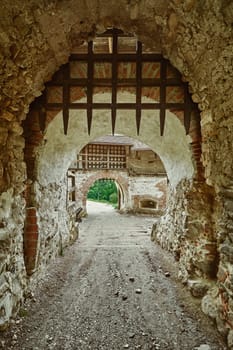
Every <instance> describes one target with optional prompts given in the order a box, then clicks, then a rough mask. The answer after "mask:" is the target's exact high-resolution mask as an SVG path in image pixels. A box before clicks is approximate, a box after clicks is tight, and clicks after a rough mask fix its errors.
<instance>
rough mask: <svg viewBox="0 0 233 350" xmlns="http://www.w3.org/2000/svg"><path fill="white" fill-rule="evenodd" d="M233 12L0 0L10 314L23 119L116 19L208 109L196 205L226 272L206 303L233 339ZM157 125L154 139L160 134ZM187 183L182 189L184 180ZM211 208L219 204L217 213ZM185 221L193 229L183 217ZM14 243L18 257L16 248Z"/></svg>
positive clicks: (211, 5)
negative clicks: (63, 68) (64, 67)
mask: <svg viewBox="0 0 233 350" xmlns="http://www.w3.org/2000/svg"><path fill="white" fill-rule="evenodd" d="M232 18H233V8H232V2H231V1H222V0H206V1H204V2H203V1H202V2H200V1H185V2H181V1H178V0H173V1H169V4H168V2H167V1H164V0H161V1H156V2H152V1H149V0H148V1H138V2H133V1H126V0H119V1H117V2H112V3H111V4H110V3H109V1H107V0H101V1H90V2H89V1H85V0H83V1H79V4H78V6H77V2H76V1H74V0H68V1H67V0H66V1H63V0H61V1H59V2H58V1H55V0H54V1H53V0H51V1H50V2H45V1H42V0H37V1H34V0H31V1H28V2H22V1H21V0H14V1H13V0H12V1H9V0H8V1H6V0H3V1H2V2H1V17H0V85H1V87H2V89H1V94H0V106H1V110H0V114H1V116H0V128H1V129H0V130H1V133H0V147H1V152H0V190H1V192H2V195H1V202H0V206H1V209H2V208H3V215H2V214H1V215H2V219H1V220H2V221H1V228H0V229H1V230H3V231H1V237H2V238H3V239H2V241H1V242H2V247H6V249H4V248H3V250H1V254H2V261H3V266H4V267H3V270H2V271H1V279H2V283H1V286H4V287H2V288H1V291H3V292H1V293H2V297H1V303H2V304H1V305H2V310H5V311H4V312H5V313H4V312H3V316H2V318H1V320H2V321H1V322H2V323H5V321H7V320H8V318H9V316H10V314H11V313H12V312H13V313H14V310H16V309H17V305H18V303H19V301H20V299H21V297H22V290H23V288H24V281H25V272H24V268H23V260H22V255H21V253H22V249H23V248H22V243H23V242H22V232H23V219H24V216H25V212H24V206H25V201H24V198H23V191H24V181H25V179H26V174H25V165H24V163H23V147H24V140H23V137H22V128H21V121H22V120H23V119H24V118H25V116H26V113H27V111H28V105H29V103H30V102H31V101H32V100H33V99H34V97H35V96H38V95H39V94H40V93H41V91H42V89H43V83H44V82H45V81H47V80H49V79H50V78H51V76H52V74H53V73H54V72H55V71H56V70H57V69H58V68H59V66H60V65H61V64H62V63H65V62H66V61H67V59H68V56H69V54H70V52H71V51H72V47H73V48H74V46H75V45H76V46H77V45H78V44H79V43H80V42H81V40H82V39H87V38H88V37H91V36H92V35H93V34H94V32H95V31H96V30H98V31H103V30H104V29H105V28H106V27H107V26H113V25H115V26H118V27H120V28H122V29H124V30H126V31H130V32H133V33H136V34H137V35H138V36H139V38H140V39H141V40H142V41H143V42H144V43H145V44H146V45H147V46H148V47H154V48H157V49H158V51H160V50H161V51H162V52H163V54H164V55H165V56H167V57H168V58H169V59H170V60H171V62H172V63H173V64H174V66H175V67H177V68H178V69H179V70H180V72H181V73H182V74H183V76H184V79H185V80H187V81H189V83H190V89H191V91H192V96H193V100H194V101H196V102H198V103H199V107H200V109H201V110H202V116H201V117H202V122H201V123H202V140H203V144H202V151H203V156H202V159H203V164H204V166H205V176H206V181H207V183H208V184H209V185H211V186H213V190H212V194H211V196H212V202H211V203H210V204H209V205H207V206H205V204H207V203H208V199H209V195H207V196H201V200H202V201H203V205H202V206H201V207H200V208H201V209H202V213H203V214H202V213H201V212H200V209H198V208H197V211H198V213H199V217H200V220H201V217H202V216H203V218H208V222H210V224H211V231H213V233H212V234H213V239H214V240H217V247H218V252H219V255H220V267H219V272H218V275H217V276H218V280H219V282H218V284H217V288H216V291H213V292H212V294H210V295H209V296H208V298H209V299H208V300H209V304H208V303H207V302H206V305H210V307H209V308H205V311H206V312H207V313H208V314H211V312H210V310H211V308H212V310H213V309H214V310H215V311H214V312H213V313H212V314H211V315H212V317H213V318H217V320H219V319H221V324H220V323H218V327H219V329H220V330H221V331H222V332H226V333H227V334H228V339H229V346H233V341H232V339H233V336H232V334H233V331H232V329H233V326H232V322H231V315H232V311H233V310H232V309H233V307H232V300H233V298H232V293H231V288H232V282H231V277H232V266H233V262H232V258H231V250H232V244H233V243H232V237H231V233H232V226H233V223H232V219H233V216H232V211H233V209H232V208H233V204H232V197H233V196H232V192H233V190H232V188H233V187H232V186H233V178H232V174H233V171H232V170H233V169H232V168H233V162H232V156H231V155H232V151H233V141H232V131H233V124H232V113H233V101H232V80H233V64H232V45H233V35H232V34H233V33H232ZM145 120H147V118H145ZM150 135H151V138H150V140H152V138H153V137H154V136H152V133H151V134H150ZM61 141H62V140H61ZM152 148H153V147H152ZM76 151H77V149H76ZM164 163H165V162H164ZM45 175H46V173H45ZM61 178H62V177H61ZM61 178H60V179H61ZM191 187H192V184H191ZM195 188H197V189H198V184H197V185H195V186H194V192H195ZM7 190H8V191H9V192H7ZM202 191H203V192H205V191H207V193H208V192H209V190H204V189H203V190H202ZM202 191H201V192H202ZM176 193H177V194H178V193H179V190H177V191H176ZM181 193H182V196H183V193H184V192H183V190H181ZM194 196H195V194H194ZM8 197H9V198H10V201H9V203H10V204H9V206H8V207H9V209H7V210H6V211H5V209H4V208H5V203H6V199H5V198H8ZM182 198H184V197H182ZM187 199H188V198H186V197H185V198H184V199H183V200H182V199H180V197H179V198H178V197H177V201H178V202H179V201H181V203H180V206H177V208H179V209H178V210H177V212H178V215H179V216H180V217H182V215H181V214H182V211H181V208H182V207H184V206H185V205H186V200H187ZM7 202H8V200H7ZM195 208H196V206H195ZM206 208H207V209H206ZM171 211H172V210H171ZM7 213H9V214H7ZM208 213H211V220H210V221H209V214H208ZM7 216H8V218H10V219H9V223H8V220H7V223H5V221H6V217H7ZM184 217H185V215H184ZM190 219H191V218H190ZM182 220H183V222H184V223H185V222H186V220H185V219H182V218H181V221H180V222H182ZM190 221H192V220H190ZM173 222H174V219H173V220H172V221H171V223H172V224H173ZM169 225H170V224H169ZM180 229H181V231H183V232H185V226H183V228H182V227H181V228H180ZM200 233H201V232H200ZM190 234H192V229H191V226H190ZM13 237H15V238H13ZM9 243H10V244H9ZM9 247H10V249H9ZM1 249H2V248H1ZM186 250H187V251H188V250H189V248H188V247H187V249H186ZM16 252H18V256H19V258H18V259H17V260H15V259H14V258H13V257H14V256H16V254H15V253H16ZM8 276H10V279H11V280H9V279H8ZM12 280H15V282H14V286H16V285H17V284H18V285H19V290H18V291H17V293H12V292H11V288H12V287H11V286H12V284H11V281H12ZM214 305H216V307H215V306H214ZM229 329H230V331H228V330H229Z"/></svg>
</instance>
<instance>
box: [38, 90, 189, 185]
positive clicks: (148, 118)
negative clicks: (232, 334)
mask: <svg viewBox="0 0 233 350" xmlns="http://www.w3.org/2000/svg"><path fill="white" fill-rule="evenodd" d="M95 99H96V101H97V99H98V102H105V101H106V100H108V99H109V94H98V95H96V96H95ZM118 99H119V101H120V102H128V103H129V102H130V101H134V99H135V96H134V95H132V94H130V93H128V92H121V93H119V96H118ZM142 101H144V102H148V101H151V100H150V99H149V98H146V97H143V98H142ZM79 102H82V100H79ZM110 132H111V117H110V113H109V111H107V110H99V111H98V110H96V111H94V113H93V125H92V128H91V135H90V136H89V135H88V133H87V118H86V111H74V110H72V111H70V119H69V128H68V135H64V133H63V122H62V113H61V112H60V113H59V114H58V115H57V116H56V117H55V118H54V120H53V121H52V122H51V123H50V124H49V126H48V129H47V131H46V135H45V139H46V142H45V144H44V146H41V147H40V149H39V156H38V163H37V176H38V181H39V182H40V183H41V184H42V185H47V184H48V183H53V182H58V181H60V180H61V179H62V178H63V176H64V174H65V172H66V171H67V169H68V167H69V165H70V163H71V162H72V161H73V159H75V157H76V154H77V153H78V152H79V151H80V150H81V149H82V148H83V147H84V146H85V145H86V144H87V143H88V142H90V141H92V140H94V139H95V138H97V137H100V136H104V135H107V134H109V133H110ZM115 133H116V134H123V135H126V136H130V137H133V138H136V139H138V140H140V141H142V142H143V143H145V144H147V145H148V146H149V147H151V149H152V150H153V151H154V152H155V153H157V154H158V155H159V157H160V158H161V160H162V162H163V163H164V166H165V169H166V172H167V175H168V179H169V181H170V184H171V186H172V187H175V186H176V185H177V184H178V183H179V182H180V180H182V179H184V178H188V179H190V178H192V176H193V173H194V167H193V162H192V157H191V151H190V148H189V136H187V135H186V134H185V129H184V126H183V125H182V124H181V122H180V121H179V120H178V118H177V117H176V116H175V115H174V114H172V113H170V112H167V117H166V122H165V131H164V136H162V137H161V136H160V125H159V111H152V110H145V111H143V113H142V121H141V128H140V135H139V136H137V134H136V122H135V111H129V110H127V111H123V110H120V111H119V112H118V115H117V119H116V128H115Z"/></svg>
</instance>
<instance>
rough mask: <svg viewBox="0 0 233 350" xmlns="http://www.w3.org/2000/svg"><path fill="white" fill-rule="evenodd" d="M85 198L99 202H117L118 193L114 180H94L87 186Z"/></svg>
mask: <svg viewBox="0 0 233 350" xmlns="http://www.w3.org/2000/svg"><path fill="white" fill-rule="evenodd" d="M87 198H88V199H92V200H96V201H100V202H103V201H104V202H110V203H117V200H118V194H117V187H116V184H115V182H114V181H112V180H97V181H95V182H94V184H93V185H92V186H91V187H90V188H89V191H88V194H87Z"/></svg>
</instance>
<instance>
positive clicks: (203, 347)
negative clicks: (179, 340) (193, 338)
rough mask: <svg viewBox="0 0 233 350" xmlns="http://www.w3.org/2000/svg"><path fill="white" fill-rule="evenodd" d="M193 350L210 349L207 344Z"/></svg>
mask: <svg viewBox="0 0 233 350" xmlns="http://www.w3.org/2000/svg"><path fill="white" fill-rule="evenodd" d="M195 350H211V347H210V346H209V345H208V344H201V345H200V346H198V347H196V348H195Z"/></svg>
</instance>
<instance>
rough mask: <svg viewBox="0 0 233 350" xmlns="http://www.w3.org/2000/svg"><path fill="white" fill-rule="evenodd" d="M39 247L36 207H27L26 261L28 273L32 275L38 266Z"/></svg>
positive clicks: (25, 228) (25, 232)
mask: <svg viewBox="0 0 233 350" xmlns="http://www.w3.org/2000/svg"><path fill="white" fill-rule="evenodd" d="M37 247H38V225H37V212H36V208H35V207H31V208H27V209H26V219H25V227H24V261H25V267H26V271H27V274H28V275H31V274H32V273H33V272H34V269H35V268H36V260H37Z"/></svg>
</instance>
